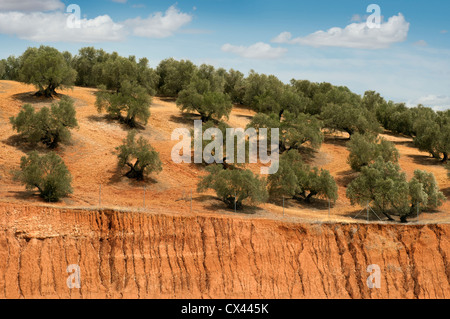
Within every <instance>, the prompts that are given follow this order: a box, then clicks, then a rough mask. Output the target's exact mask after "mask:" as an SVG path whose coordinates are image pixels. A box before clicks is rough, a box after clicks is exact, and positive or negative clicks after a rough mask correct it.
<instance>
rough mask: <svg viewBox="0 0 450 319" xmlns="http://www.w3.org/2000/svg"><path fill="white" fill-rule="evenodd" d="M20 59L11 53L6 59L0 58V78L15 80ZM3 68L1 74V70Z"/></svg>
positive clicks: (17, 77)
mask: <svg viewBox="0 0 450 319" xmlns="http://www.w3.org/2000/svg"><path fill="white" fill-rule="evenodd" d="M19 68H20V59H19V58H16V57H15V56H13V55H11V56H9V57H8V58H7V59H6V60H5V59H2V60H0V79H1V80H12V81H17V80H18V79H19ZM2 69H3V75H2V74H1V70H2Z"/></svg>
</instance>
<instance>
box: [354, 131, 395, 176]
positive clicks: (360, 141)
mask: <svg viewBox="0 0 450 319" xmlns="http://www.w3.org/2000/svg"><path fill="white" fill-rule="evenodd" d="M347 148H348V150H349V151H350V154H349V156H348V160H347V162H348V163H349V164H350V166H351V168H352V169H353V170H355V171H358V172H359V171H361V168H362V167H363V166H367V165H369V164H372V163H373V162H374V161H375V160H376V159H377V158H378V157H380V156H381V157H382V158H383V160H384V161H385V162H388V161H391V162H393V163H397V162H398V158H399V156H400V155H399V152H398V151H397V149H396V147H395V144H394V143H392V142H390V141H387V140H385V139H384V138H377V137H375V136H374V135H370V134H365V135H362V134H359V133H355V134H354V135H353V136H352V138H351V140H350V141H349V142H348V143H347Z"/></svg>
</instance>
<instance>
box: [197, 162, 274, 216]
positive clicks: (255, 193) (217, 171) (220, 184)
mask: <svg viewBox="0 0 450 319" xmlns="http://www.w3.org/2000/svg"><path fill="white" fill-rule="evenodd" d="M206 170H207V171H208V172H209V175H207V176H205V177H204V178H203V179H201V180H200V182H199V183H198V186H197V191H198V192H204V191H206V190H208V189H213V190H214V191H215V192H216V194H217V196H218V197H219V198H220V200H222V201H223V202H224V203H225V204H227V206H228V207H229V208H231V209H234V207H235V205H236V209H238V210H240V209H242V208H243V202H244V201H246V200H248V201H250V202H252V203H261V202H265V201H266V200H267V197H268V194H267V189H266V181H265V180H264V179H260V178H258V177H257V176H255V175H254V174H253V173H252V172H251V171H250V170H224V169H222V168H221V167H220V166H217V165H213V166H209V167H207V168H206ZM235 203H236V204H235Z"/></svg>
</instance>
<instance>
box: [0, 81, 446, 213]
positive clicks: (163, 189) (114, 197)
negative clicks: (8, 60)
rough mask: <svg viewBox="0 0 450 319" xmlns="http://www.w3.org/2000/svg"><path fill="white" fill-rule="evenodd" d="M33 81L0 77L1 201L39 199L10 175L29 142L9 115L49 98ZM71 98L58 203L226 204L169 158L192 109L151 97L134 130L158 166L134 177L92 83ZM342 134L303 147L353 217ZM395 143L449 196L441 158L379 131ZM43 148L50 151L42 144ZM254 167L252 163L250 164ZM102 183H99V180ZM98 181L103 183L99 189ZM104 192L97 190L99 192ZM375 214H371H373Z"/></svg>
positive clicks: (295, 207)
mask: <svg viewBox="0 0 450 319" xmlns="http://www.w3.org/2000/svg"><path fill="white" fill-rule="evenodd" d="M34 90H35V89H34V87H33V86H30V85H24V84H21V83H18V82H13V81H0V201H3V202H8V203H34V204H40V203H42V201H41V199H40V198H38V197H37V196H36V195H35V193H33V192H27V191H25V189H24V187H23V186H22V185H20V184H19V183H18V182H16V181H13V179H12V174H11V171H13V170H17V169H19V163H20V158H21V156H23V155H24V154H25V153H26V152H28V151H30V150H31V149H30V148H28V147H27V146H26V145H25V144H23V143H22V142H21V141H20V139H19V138H18V136H17V134H16V133H15V132H14V131H13V130H12V128H11V125H10V124H9V117H11V116H15V115H17V113H18V112H19V110H20V107H21V105H23V104H25V103H31V104H32V105H33V106H35V107H37V108H40V107H42V106H44V105H50V103H52V102H54V101H55V100H54V101H52V100H47V99H44V98H36V97H33V96H32V93H33V92H34ZM61 93H62V94H65V95H68V96H70V97H71V98H73V99H74V100H75V107H76V111H77V118H78V122H79V129H76V130H73V131H72V143H71V144H69V145H62V146H61V147H59V148H58V149H57V152H58V154H59V155H60V156H61V157H62V158H63V159H64V161H65V163H66V164H67V166H68V168H69V170H70V172H71V174H72V176H73V188H74V193H73V194H72V195H71V196H69V197H68V198H66V199H64V201H63V202H62V203H61V204H60V206H65V207H67V206H70V207H91V208H92V207H98V205H101V206H102V207H108V208H109V207H111V208H129V207H133V208H142V207H143V206H144V198H143V197H144V186H145V187H146V190H145V195H146V198H145V206H146V208H150V209H152V210H157V211H165V210H167V209H169V210H178V211H180V212H185V211H186V210H190V207H189V206H190V205H189V204H187V203H186V202H184V201H180V199H182V198H187V197H188V194H190V192H192V194H193V210H194V211H195V212H199V213H209V212H215V213H225V214H228V213H230V211H228V210H227V209H226V208H225V207H224V205H223V204H222V203H221V202H220V201H218V200H217V199H216V198H215V197H214V194H213V193H212V192H209V193H206V194H197V193H196V188H197V182H198V178H199V177H200V176H202V175H203V174H205V173H204V171H203V169H202V168H201V167H198V166H196V165H193V164H174V163H173V162H172V160H171V150H172V147H173V146H174V145H175V144H176V143H177V141H171V133H172V131H173V130H174V129H176V128H180V127H186V128H192V126H193V120H194V119H198V116H196V115H195V114H182V113H181V112H180V111H179V109H178V108H177V106H176V105H175V103H174V101H173V100H167V99H161V98H154V99H153V105H152V107H151V113H152V116H151V118H150V121H149V123H148V125H147V126H146V127H145V128H144V129H141V130H139V134H142V135H143V136H144V137H145V138H147V139H148V140H149V142H150V143H151V144H152V145H153V146H154V147H155V148H156V150H157V151H158V152H159V153H160V156H161V159H162V162H163V171H162V173H161V174H159V175H152V176H151V179H150V180H148V181H147V182H146V183H136V182H133V181H130V180H128V179H127V178H126V177H123V172H122V173H121V172H118V171H117V169H116V164H117V157H116V155H115V148H116V147H117V146H119V145H120V144H121V143H122V140H123V139H124V138H125V137H126V135H127V132H128V129H127V128H126V127H125V126H123V125H121V124H119V123H117V122H116V121H111V120H109V119H108V118H107V117H106V116H105V115H104V114H99V113H98V112H97V110H96V108H95V95H94V93H95V89H90V88H79V87H75V88H74V89H73V90H67V91H62V92H61ZM253 115H254V112H252V111H250V110H248V109H245V108H241V107H235V108H234V109H233V111H232V113H231V116H230V119H229V124H230V125H231V126H232V127H245V125H246V124H247V123H248V121H249V120H250V119H251V117H252V116H253ZM346 137H347V136H345V135H343V136H341V135H339V134H334V135H328V136H327V137H326V140H325V143H324V144H323V145H322V147H321V149H320V150H319V151H318V152H313V153H311V154H305V160H306V161H308V162H309V163H310V164H312V165H317V166H319V167H322V168H325V169H327V170H329V171H330V173H331V174H332V175H333V176H334V177H335V178H336V181H337V183H338V186H339V199H338V201H337V203H336V204H335V205H334V206H333V207H332V209H331V216H330V218H332V219H333V220H335V221H345V222H352V218H351V217H353V216H355V215H356V214H357V213H358V212H359V211H360V210H361V207H352V206H351V205H350V202H349V200H348V199H347V198H346V197H345V189H346V188H345V187H346V185H347V184H348V183H349V182H350V181H351V179H352V178H353V177H354V176H355V174H354V173H353V172H352V171H351V169H350V167H349V165H348V164H347V162H346V161H347V157H348V151H347V149H346V147H345V145H346V142H347V140H346ZM384 137H385V138H387V139H389V140H392V141H394V142H395V143H396V146H397V148H398V149H399V152H400V155H401V157H400V165H401V167H402V169H403V170H404V171H405V172H406V174H407V176H408V178H411V177H412V175H413V172H414V170H415V169H422V170H427V171H431V172H433V173H434V174H435V176H436V179H437V182H438V184H439V186H440V188H441V190H442V191H443V192H444V194H445V195H446V196H447V198H450V181H449V179H448V178H447V174H446V170H445V169H444V167H443V166H442V164H441V163H439V162H438V161H435V160H433V159H430V157H429V155H428V154H426V153H423V152H420V151H419V150H417V149H416V148H414V147H413V145H412V142H411V139H408V138H402V137H398V136H391V135H384ZM40 150H41V151H42V152H45V151H47V150H46V149H45V148H40ZM250 168H252V167H250ZM253 168H255V172H256V171H257V170H256V168H257V167H253ZM100 185H101V186H100ZM100 188H101V190H100ZM100 195H101V198H99V197H100ZM449 211H450V201H447V202H446V203H445V204H444V206H442V207H441V208H440V209H439V211H436V212H432V213H428V214H424V215H422V216H421V220H422V222H448V221H450V216H449V214H448V213H447V212H449ZM248 212H249V213H255V214H263V215H264V216H267V215H268V214H269V215H271V216H272V217H273V218H278V217H279V216H281V215H282V214H283V209H282V207H280V203H277V204H273V203H272V204H270V203H269V204H264V205H260V206H259V208H258V209H256V210H255V209H249V211H248ZM285 214H286V215H288V216H291V217H294V218H301V219H303V220H307V221H315V220H328V204H327V203H326V202H324V201H320V200H316V201H315V202H314V203H313V204H312V205H305V204H302V203H298V202H296V201H294V200H292V201H288V200H286V209H285ZM372 217H373V218H375V217H374V216H372Z"/></svg>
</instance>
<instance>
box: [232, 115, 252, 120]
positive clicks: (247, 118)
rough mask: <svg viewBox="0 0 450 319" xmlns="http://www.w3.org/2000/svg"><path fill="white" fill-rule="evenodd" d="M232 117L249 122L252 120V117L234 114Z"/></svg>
mask: <svg viewBox="0 0 450 319" xmlns="http://www.w3.org/2000/svg"><path fill="white" fill-rule="evenodd" d="M234 116H236V117H238V118H242V119H246V120H249V121H251V120H252V119H253V115H243V114H236V115H234Z"/></svg>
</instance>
